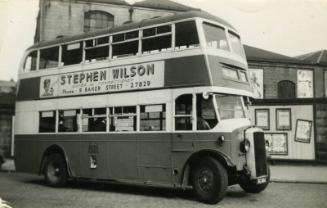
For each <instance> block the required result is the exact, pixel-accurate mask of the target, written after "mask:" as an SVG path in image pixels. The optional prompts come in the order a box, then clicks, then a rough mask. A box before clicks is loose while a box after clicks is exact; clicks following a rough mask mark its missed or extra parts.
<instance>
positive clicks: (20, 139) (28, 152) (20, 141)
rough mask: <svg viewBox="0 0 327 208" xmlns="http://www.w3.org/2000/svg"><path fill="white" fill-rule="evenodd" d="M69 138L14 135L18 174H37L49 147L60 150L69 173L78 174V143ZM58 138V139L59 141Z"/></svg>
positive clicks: (44, 135)
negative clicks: (65, 159)
mask: <svg viewBox="0 0 327 208" xmlns="http://www.w3.org/2000/svg"><path fill="white" fill-rule="evenodd" d="M69 137H70V136H60V137H59V136H58V135H51V134H50V135H46V134H43V135H16V137H15V165H16V170H17V171H19V172H28V173H39V170H40V167H41V162H42V159H43V158H42V157H43V155H44V153H45V152H46V150H47V149H48V148H50V147H51V146H58V147H59V148H61V149H62V150H63V152H64V154H65V157H66V158H67V160H68V161H67V162H68V164H69V168H70V171H71V172H70V173H71V175H72V176H76V175H77V174H78V173H79V172H80V167H79V166H80V165H79V159H80V156H79V142H78V141H75V140H71V139H70V138H69ZM59 138H60V139H59Z"/></svg>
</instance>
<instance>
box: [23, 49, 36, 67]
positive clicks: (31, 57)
mask: <svg viewBox="0 0 327 208" xmlns="http://www.w3.org/2000/svg"><path fill="white" fill-rule="evenodd" d="M36 63H37V51H32V52H30V53H29V54H28V56H27V58H26V60H25V64H24V71H35V70H36Z"/></svg>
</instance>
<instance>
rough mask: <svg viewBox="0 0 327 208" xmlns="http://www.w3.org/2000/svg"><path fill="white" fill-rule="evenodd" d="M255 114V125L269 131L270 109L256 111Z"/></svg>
mask: <svg viewBox="0 0 327 208" xmlns="http://www.w3.org/2000/svg"><path fill="white" fill-rule="evenodd" d="M254 114H255V115H254V117H255V119H254V120H255V125H256V126H257V127H259V128H262V129H263V130H269V129H270V122H269V120H270V118H269V109H255V111H254Z"/></svg>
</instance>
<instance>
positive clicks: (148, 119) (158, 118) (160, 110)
mask: <svg viewBox="0 0 327 208" xmlns="http://www.w3.org/2000/svg"><path fill="white" fill-rule="evenodd" d="M140 110H141V112H140V131H163V130H165V129H166V109H165V105H145V106H144V105H143V106H141V109H140Z"/></svg>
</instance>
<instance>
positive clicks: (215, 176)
mask: <svg viewBox="0 0 327 208" xmlns="http://www.w3.org/2000/svg"><path fill="white" fill-rule="evenodd" d="M191 180H192V185H193V190H194V193H195V195H196V196H197V198H198V200H199V201H201V202H204V203H207V204H216V203H218V202H219V201H221V200H222V199H223V197H224V196H225V193H226V190H227V185H228V175H227V171H226V169H225V168H224V167H223V166H222V165H221V164H220V163H219V162H218V161H217V160H215V159H214V158H212V157H205V158H203V159H201V160H200V161H198V162H197V163H196V164H195V166H194V167H193V168H192V177H191Z"/></svg>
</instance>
